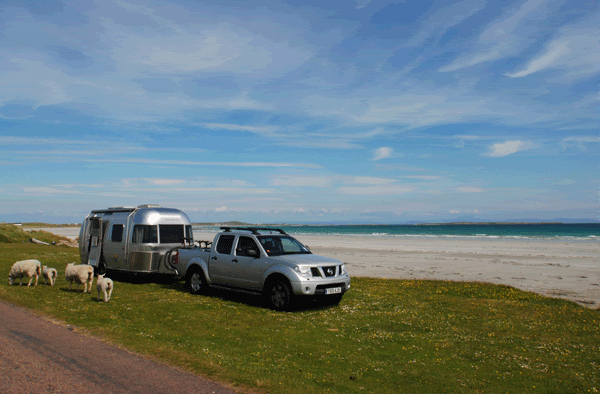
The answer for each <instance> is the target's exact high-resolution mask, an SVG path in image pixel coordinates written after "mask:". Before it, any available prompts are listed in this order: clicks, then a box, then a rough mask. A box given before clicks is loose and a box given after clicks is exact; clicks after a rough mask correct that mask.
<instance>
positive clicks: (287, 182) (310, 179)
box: [271, 176, 331, 187]
mask: <svg viewBox="0 0 600 394" xmlns="http://www.w3.org/2000/svg"><path fill="white" fill-rule="evenodd" d="M271 184H272V185H273V186H291V187H327V186H329V185H330V184H331V180H330V179H328V178H326V177H316V176H286V177H276V178H273V179H272V180H271Z"/></svg>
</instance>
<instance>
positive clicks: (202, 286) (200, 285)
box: [185, 267, 207, 294]
mask: <svg viewBox="0 0 600 394" xmlns="http://www.w3.org/2000/svg"><path fill="white" fill-rule="evenodd" d="M185 286H186V288H187V290H188V291H189V292H190V293H191V294H201V293H203V292H204V291H205V290H206V287H207V283H206V278H204V273H203V272H202V270H201V269H200V268H199V267H192V268H190V270H189V271H188V273H187V275H186V277H185Z"/></svg>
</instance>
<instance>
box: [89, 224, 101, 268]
mask: <svg viewBox="0 0 600 394" xmlns="http://www.w3.org/2000/svg"><path fill="white" fill-rule="evenodd" d="M103 234H104V231H102V218H101V217H95V218H90V254H89V257H88V262H87V263H88V264H89V265H93V266H94V267H97V266H98V262H99V261H100V255H101V253H102V241H103V240H102V236H103Z"/></svg>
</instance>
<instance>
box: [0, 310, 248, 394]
mask: <svg viewBox="0 0 600 394" xmlns="http://www.w3.org/2000/svg"><path fill="white" fill-rule="evenodd" d="M0 376H2V379H0V393H5V394H20V393H66V394H70V393H77V394H81V393H143V394H158V393H169V394H173V393H209V394H213V393H214V394H235V393H236V392H235V391H233V390H231V389H229V388H226V387H224V386H221V385H219V384H217V383H215V382H211V381H208V380H205V379H201V378H199V377H197V376H195V375H193V374H190V373H187V372H184V371H181V370H178V369H176V368H172V367H168V366H165V365H162V364H158V363H155V362H152V361H149V360H146V359H144V358H142V357H140V356H137V355H135V354H133V353H130V352H127V351H125V350H122V349H119V348H116V347H114V346H111V345H108V344H106V343H104V342H101V341H99V340H97V339H94V338H91V337H88V336H85V335H81V334H78V333H76V332H74V331H72V330H71V329H70V328H69V327H63V326H60V325H57V324H53V323H51V322H49V321H46V320H43V319H41V318H39V317H37V316H35V315H33V314H32V313H31V312H29V311H27V310H25V309H23V308H19V307H15V306H12V305H9V304H5V303H2V302H0Z"/></svg>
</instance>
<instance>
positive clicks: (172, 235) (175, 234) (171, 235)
mask: <svg viewBox="0 0 600 394" xmlns="http://www.w3.org/2000/svg"><path fill="white" fill-rule="evenodd" d="M158 229H159V230H160V243H161V244H174V243H179V244H180V243H182V242H183V237H184V233H183V230H184V228H183V224H160V225H159V226H158Z"/></svg>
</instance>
